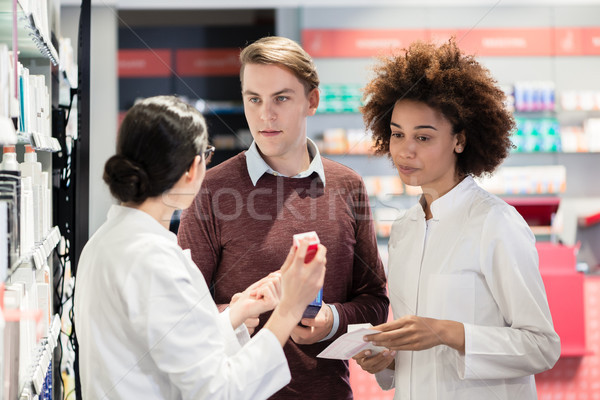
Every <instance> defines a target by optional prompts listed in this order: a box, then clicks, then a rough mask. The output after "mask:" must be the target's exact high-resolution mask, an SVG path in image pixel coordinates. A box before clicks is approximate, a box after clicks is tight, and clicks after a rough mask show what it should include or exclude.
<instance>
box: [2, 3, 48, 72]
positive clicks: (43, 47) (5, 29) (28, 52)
mask: <svg viewBox="0 0 600 400" xmlns="http://www.w3.org/2000/svg"><path fill="white" fill-rule="evenodd" d="M12 7H13V2H12V1H10V0H0V41H5V42H6V43H8V44H9V45H10V46H9V47H12V34H13V13H12V10H13V8H12ZM16 18H17V37H18V42H17V46H18V49H19V58H23V57H25V58H46V59H49V60H50V61H51V62H52V64H53V65H58V64H59V58H58V52H57V51H56V49H55V48H54V46H53V45H52V43H51V41H50V38H48V37H46V35H45V34H44V33H43V32H40V30H39V27H38V26H37V24H36V21H35V18H34V17H33V15H32V14H27V13H26V12H25V11H24V10H23V7H22V6H21V4H20V3H19V2H17V16H16Z"/></svg>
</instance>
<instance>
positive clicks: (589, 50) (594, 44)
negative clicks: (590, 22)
mask: <svg viewBox="0 0 600 400" xmlns="http://www.w3.org/2000/svg"><path fill="white" fill-rule="evenodd" d="M582 31H583V34H582V42H583V54H584V55H586V56H600V28H583V29H582Z"/></svg>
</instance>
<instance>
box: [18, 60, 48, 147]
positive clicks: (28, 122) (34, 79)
mask: <svg viewBox="0 0 600 400" xmlns="http://www.w3.org/2000/svg"><path fill="white" fill-rule="evenodd" d="M18 71H19V77H18V79H19V105H20V107H19V110H20V112H19V131H21V132H23V133H25V134H30V133H37V134H40V135H42V136H51V127H50V110H49V104H50V94H49V92H48V87H47V86H46V78H45V77H44V76H43V75H33V74H30V72H29V69H27V68H26V67H24V66H23V65H22V64H21V63H19V66H18Z"/></svg>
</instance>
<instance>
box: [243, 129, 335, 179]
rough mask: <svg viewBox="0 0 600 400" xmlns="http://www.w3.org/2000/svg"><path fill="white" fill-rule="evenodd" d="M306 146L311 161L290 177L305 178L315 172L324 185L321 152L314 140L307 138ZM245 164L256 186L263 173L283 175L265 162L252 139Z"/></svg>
mask: <svg viewBox="0 0 600 400" xmlns="http://www.w3.org/2000/svg"><path fill="white" fill-rule="evenodd" d="M306 147H307V148H308V154H309V155H310V157H311V158H312V161H311V162H310V165H309V166H308V169H307V170H306V171H302V172H300V173H299V174H298V175H294V176H293V177H292V178H306V177H307V176H310V175H311V174H312V173H313V172H316V173H317V175H319V178H320V179H321V182H323V186H325V170H324V169H323V162H322V161H321V153H319V149H318V148H317V145H316V144H315V142H313V141H312V140H310V139H309V138H307V139H306ZM246 166H247V167H248V174H250V179H251V180H252V184H253V185H254V186H256V182H258V180H259V179H260V177H261V176H263V175H264V174H265V173H267V174H271V175H275V176H285V175H283V174H281V173H280V172H277V171H275V170H273V169H272V168H271V167H270V166H269V164H267V163H266V161H265V160H264V159H263V158H262V156H261V155H260V152H259V151H258V147H257V146H256V142H255V141H253V142H252V144H251V145H250V147H249V148H248V150H246Z"/></svg>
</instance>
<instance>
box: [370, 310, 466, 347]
mask: <svg viewBox="0 0 600 400" xmlns="http://www.w3.org/2000/svg"><path fill="white" fill-rule="evenodd" d="M372 329H375V330H378V331H381V333H376V334H374V335H367V336H365V341H369V342H371V343H373V344H374V345H376V346H382V347H387V348H388V349H390V350H412V351H418V350H426V349H430V348H432V347H435V346H439V345H446V346H449V347H452V348H453V349H455V350H458V351H459V352H460V353H461V354H464V352H465V328H464V325H463V324H462V323H460V322H456V321H448V320H440V319H434V318H425V317H418V316H416V315H405V316H404V317H402V318H399V319H397V320H395V321H391V322H387V323H385V324H381V325H377V326H374V327H373V328H372Z"/></svg>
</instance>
